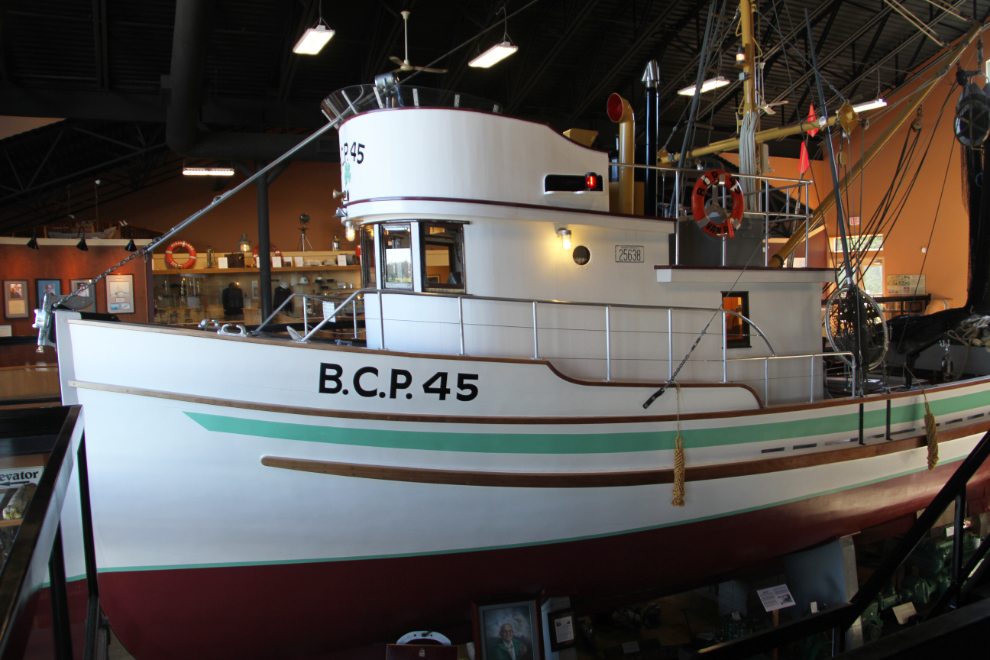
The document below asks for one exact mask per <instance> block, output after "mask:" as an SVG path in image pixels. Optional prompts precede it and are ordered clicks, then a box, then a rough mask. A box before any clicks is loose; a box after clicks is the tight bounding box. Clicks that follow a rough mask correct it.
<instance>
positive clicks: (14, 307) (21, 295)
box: [3, 280, 31, 319]
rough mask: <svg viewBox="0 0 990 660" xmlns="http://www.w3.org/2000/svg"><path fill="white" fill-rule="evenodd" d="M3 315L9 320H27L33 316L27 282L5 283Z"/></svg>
mask: <svg viewBox="0 0 990 660" xmlns="http://www.w3.org/2000/svg"><path fill="white" fill-rule="evenodd" d="M3 313H4V316H6V317H7V318H8V319H26V318H28V317H29V316H30V315H31V299H30V296H29V295H28V281H27V280H4V281H3Z"/></svg>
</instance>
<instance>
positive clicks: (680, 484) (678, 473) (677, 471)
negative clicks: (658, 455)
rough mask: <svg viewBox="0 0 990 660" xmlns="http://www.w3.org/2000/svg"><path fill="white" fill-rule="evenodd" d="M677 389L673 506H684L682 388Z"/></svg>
mask: <svg viewBox="0 0 990 660" xmlns="http://www.w3.org/2000/svg"><path fill="white" fill-rule="evenodd" d="M674 387H676V388H677V437H676V438H675V439H674V499H672V500H671V501H670V505H671V506H684V439H683V438H681V386H680V384H679V383H676V382H675V383H674Z"/></svg>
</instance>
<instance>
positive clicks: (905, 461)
mask: <svg viewBox="0 0 990 660" xmlns="http://www.w3.org/2000/svg"><path fill="white" fill-rule="evenodd" d="M386 91H387V92H388V94H391V96H388V94H386V95H385V96H384V97H383V93H384V92H383V90H381V89H378V88H376V87H375V86H371V85H366V86H359V87H354V88H347V89H344V90H341V91H339V92H337V93H335V94H333V95H331V96H330V97H329V98H328V99H327V101H326V102H325V104H324V108H325V109H326V110H327V112H328V114H329V115H330V116H331V117H332V118H333V119H334V120H335V121H340V124H339V126H338V129H339V132H340V143H341V161H342V165H341V167H342V181H343V182H344V187H345V189H344V191H343V192H344V194H345V200H346V203H345V205H344V208H345V209H346V213H347V218H348V220H349V222H351V223H354V224H355V225H356V226H358V227H360V228H361V231H362V232H363V237H364V244H365V246H366V247H365V250H364V251H363V252H362V256H363V257H364V259H363V264H362V266H363V268H364V271H365V282H364V284H365V288H363V289H361V290H360V291H356V292H355V294H354V295H353V296H352V297H351V298H349V299H348V300H346V301H344V302H343V303H342V304H340V305H339V306H338V308H337V310H336V312H337V313H340V312H342V311H343V310H346V309H348V308H349V307H350V306H352V305H357V302H358V301H359V300H360V301H361V302H362V303H363V313H364V319H365V327H366V332H365V336H364V341H363V342H362V341H350V342H328V341H319V340H317V337H318V328H316V327H309V328H304V329H303V330H304V331H303V332H301V333H298V332H297V333H296V335H295V338H292V337H288V336H280V335H265V334H264V333H261V334H255V335H252V334H249V333H242V332H241V331H240V330H235V329H233V328H230V327H226V326H225V327H224V328H221V329H220V330H219V331H217V329H216V328H213V329H212V330H209V329H203V330H192V329H180V328H171V327H161V326H151V325H140V324H130V323H119V322H107V321H100V320H88V319H85V318H82V315H81V314H80V313H79V312H72V311H58V312H56V317H57V321H56V323H57V336H58V338H59V341H58V350H59V360H60V365H59V366H60V373H61V377H62V378H63V381H64V388H65V389H64V397H65V399H66V400H67V401H76V400H77V401H78V402H80V403H82V405H83V408H84V411H85V419H86V438H87V451H88V461H89V465H90V467H89V473H90V489H91V498H92V510H93V520H94V526H95V537H96V549H97V559H98V565H99V570H100V589H101V597H102V604H103V607H104V610H105V612H106V613H107V615H108V617H109V619H110V622H111V625H112V626H113V627H114V630H115V631H116V633H117V635H118V636H119V638H120V639H121V641H122V642H123V643H124V645H125V646H126V647H127V648H128V649H129V650H131V652H132V653H134V654H135V656H137V657H140V658H159V657H160V658H165V657H177V656H185V657H193V656H194V655H197V656H198V655H202V656H204V657H220V656H226V657H272V656H273V655H279V656H284V657H288V656H292V655H302V654H305V653H315V652H317V651H321V650H327V649H340V648H348V647H350V646H353V645H356V644H359V643H363V642H367V641H369V640H373V639H380V638H381V636H382V635H390V634H392V633H401V632H403V631H406V630H409V629H412V628H415V627H417V626H423V625H433V626H435V625H437V622H444V621H457V620H459V619H460V618H462V617H463V616H464V615H465V613H466V612H467V611H468V608H469V604H470V602H471V601H472V600H475V599H479V598H482V597H485V596H488V595H491V594H497V593H508V592H520V591H527V592H543V593H547V594H569V595H574V596H576V597H580V598H584V599H592V600H593V599H596V598H603V597H607V596H614V595H618V594H629V593H634V592H642V591H645V590H648V589H661V588H670V589H673V588H675V587H676V586H678V585H686V584H690V583H691V582H693V581H696V580H699V579H701V578H703V577H704V576H707V575H710V574H711V573H712V571H714V570H719V571H725V570H731V569H733V568H738V567H741V566H745V565H748V564H752V563H754V562H758V561H761V560H765V559H768V558H771V557H776V556H780V555H782V554H786V553H789V552H792V551H796V550H800V549H802V548H807V547H810V546H813V545H815V544H817V543H821V542H823V541H826V540H828V539H830V538H834V537H836V536H841V535H845V534H850V533H853V532H856V531H858V530H861V529H864V528H867V527H870V526H873V525H877V524H880V523H883V522H886V521H889V520H892V519H895V518H898V517H901V516H905V515H910V514H911V513H912V512H914V511H916V510H918V509H921V508H923V507H924V506H925V505H926V504H927V502H928V500H929V499H930V498H931V497H932V496H933V494H934V493H935V492H936V491H937V490H938V489H939V488H940V486H941V485H942V484H943V483H944V481H945V479H946V478H947V475H948V474H950V473H951V471H952V470H953V467H954V465H953V464H954V462H955V461H957V460H959V459H961V458H963V457H965V456H966V455H967V454H968V453H969V451H970V450H971V449H972V448H973V446H974V445H975V443H976V441H977V440H978V439H979V437H980V436H981V434H982V433H984V432H985V431H987V430H988V429H990V379H988V378H977V379H973V380H967V381H961V382H957V383H952V384H948V385H944V386H937V387H930V388H927V389H926V390H925V391H922V390H920V389H917V388H915V389H912V390H906V391H890V392H881V393H870V394H867V395H865V396H864V395H863V393H862V392H851V393H850V396H845V397H839V398H831V397H829V396H828V394H827V392H826V391H825V389H824V386H823V382H824V379H823V374H824V364H825V360H826V358H825V356H824V355H823V353H822V346H821V329H820V328H821V313H820V295H821V285H822V282H827V281H831V280H832V279H833V277H834V272H833V271H832V270H831V269H813V268H767V267H764V266H763V265H762V263H759V264H758V265H752V264H751V263H750V264H740V265H725V266H722V265H711V266H705V267H702V266H691V267H688V266H678V265H676V264H675V263H674V260H673V259H672V255H675V252H676V250H673V249H672V248H671V246H672V237H673V239H677V238H678V236H677V234H678V232H679V229H678V224H679V223H678V222H677V221H675V220H673V219H664V218H648V217H643V216H636V215H631V214H623V213H616V212H612V211H610V208H609V191H608V187H607V184H606V182H605V179H606V178H607V177H608V172H609V168H610V167H615V165H614V164H613V163H611V162H610V161H609V158H608V154H607V153H605V152H601V151H596V150H593V149H590V148H587V147H584V146H582V145H580V144H578V143H576V142H574V141H572V140H570V139H568V138H567V137H564V136H563V135H560V134H558V133H556V132H554V131H553V130H551V129H550V128H549V127H548V126H546V125H542V124H537V123H532V122H529V121H524V120H520V119H516V118H512V117H508V116H505V115H503V114H500V112H499V108H498V107H497V105H495V104H488V103H486V102H484V101H482V100H480V99H474V98H470V97H466V96H460V95H455V94H449V93H445V92H438V91H435V90H429V89H426V88H415V87H412V88H410V87H402V88H393V89H391V90H386ZM620 101H621V100H620ZM620 107H621V103H620ZM620 114H621V113H620ZM726 222H731V219H726ZM680 224H684V223H680ZM723 240H724V242H725V243H731V242H732V241H733V240H734V239H731V238H728V237H726V238H725V239H723ZM739 240H741V241H743V240H746V239H744V238H740V239H739ZM673 242H676V240H673ZM751 242H752V241H751ZM756 244H757V246H758V245H759V241H757V242H756ZM757 252H759V254H760V256H759V261H760V262H762V261H763V255H764V252H763V251H762V250H757ZM434 273H439V274H437V275H434ZM742 301H745V304H743V302H742ZM736 310H739V311H736ZM108 347H113V350H108ZM144 355H173V356H175V355H182V356H184V357H185V358H186V359H188V360H190V361H192V362H193V363H195V364H198V365H200V369H199V373H198V377H197V378H195V379H190V378H189V377H188V375H187V374H186V373H184V372H183V371H181V370H177V369H175V370H172V369H160V368H144V367H140V366H138V367H137V368H136V367H135V357H136V356H144ZM685 358H686V359H685ZM682 360H683V364H680V363H681V361H682ZM926 400H927V402H928V404H929V406H930V408H931V410H932V412H933V413H934V414H935V416H936V419H937V420H938V423H939V434H938V440H939V445H938V465H937V467H934V469H931V470H929V469H928V467H929V466H928V462H929V456H930V454H929V451H930V450H929V448H928V446H927V442H926V436H925V429H924V423H923V417H924V414H925V402H926ZM678 447H682V451H679V450H678ZM680 460H682V461H683V465H684V468H683V470H682V469H681V468H680V466H679V461H680ZM682 479H683V481H682ZM988 480H990V472H988V471H987V469H986V468H984V470H983V471H982V472H981V473H980V474H979V475H978V478H977V479H975V480H974V481H973V483H972V489H971V490H972V494H973V498H972V499H973V505H974V506H976V505H977V504H979V502H982V495H981V494H982V492H983V488H984V486H985V485H986V484H987V483H988ZM675 482H678V483H675ZM675 490H677V491H678V492H677V493H674V491H675ZM672 499H675V500H678V501H677V502H676V503H677V504H681V503H682V506H672V505H671V504H672ZM681 500H682V502H681Z"/></svg>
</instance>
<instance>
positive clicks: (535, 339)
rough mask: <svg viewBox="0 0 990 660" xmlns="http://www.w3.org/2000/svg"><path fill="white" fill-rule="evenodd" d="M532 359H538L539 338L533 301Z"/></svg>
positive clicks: (534, 302)
mask: <svg viewBox="0 0 990 660" xmlns="http://www.w3.org/2000/svg"><path fill="white" fill-rule="evenodd" d="M533 359H534V360H539V359H540V336H539V334H538V333H537V331H536V301H535V300H534V301H533Z"/></svg>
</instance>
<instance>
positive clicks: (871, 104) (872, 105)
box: [853, 99, 887, 113]
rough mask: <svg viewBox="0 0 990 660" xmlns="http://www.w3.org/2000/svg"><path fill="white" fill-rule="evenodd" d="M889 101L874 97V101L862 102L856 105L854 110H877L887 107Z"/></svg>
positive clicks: (858, 111)
mask: <svg viewBox="0 0 990 660" xmlns="http://www.w3.org/2000/svg"><path fill="white" fill-rule="evenodd" d="M886 107H887V102H886V101H884V100H883V99H874V100H873V101H867V102H866V103H860V104H859V105H854V106H853V110H855V111H856V112H857V113H860V112H866V111H867V110H876V109H877V108H886Z"/></svg>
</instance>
